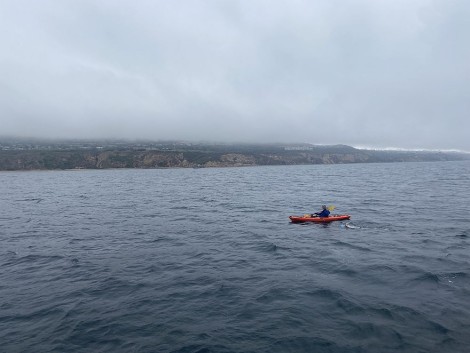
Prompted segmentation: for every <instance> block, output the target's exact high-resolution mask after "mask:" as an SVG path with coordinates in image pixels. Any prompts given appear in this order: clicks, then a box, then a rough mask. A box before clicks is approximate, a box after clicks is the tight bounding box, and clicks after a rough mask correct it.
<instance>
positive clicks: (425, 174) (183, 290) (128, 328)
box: [0, 162, 470, 353]
mask: <svg viewBox="0 0 470 353" xmlns="http://www.w3.org/2000/svg"><path fill="white" fill-rule="evenodd" d="M469 190H470V163H469V162H440V163H393V164H354V165H311V166H278V167H254V168H226V169H168V170H164V169H155V170H99V171H95V170H80V171H42V172H39V171H38V172H3V173H0V195H1V196H0V269H1V271H0V351H1V352H34V353H36V352H61V353H67V352H113V353H115V352H180V353H183V352H184V353H190V352H194V353H196V352H198V353H208V352H454V353H455V352H469V351H470V192H469ZM322 204H328V205H335V206H336V209H335V213H348V214H350V215H351V220H350V221H346V222H334V223H330V224H327V225H322V224H291V223H289V219H288V216H289V215H293V214H300V215H302V214H304V213H310V212H315V211H318V210H319V209H320V207H321V205H322Z"/></svg>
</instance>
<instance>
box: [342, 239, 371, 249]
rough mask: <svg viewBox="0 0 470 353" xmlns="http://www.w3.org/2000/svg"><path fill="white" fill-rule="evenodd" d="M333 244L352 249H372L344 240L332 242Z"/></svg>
mask: <svg viewBox="0 0 470 353" xmlns="http://www.w3.org/2000/svg"><path fill="white" fill-rule="evenodd" d="M333 245H339V246H343V247H346V248H350V249H354V250H361V251H372V250H371V249H370V248H366V247H363V246H359V245H353V244H350V243H347V242H344V241H337V242H335V243H333Z"/></svg>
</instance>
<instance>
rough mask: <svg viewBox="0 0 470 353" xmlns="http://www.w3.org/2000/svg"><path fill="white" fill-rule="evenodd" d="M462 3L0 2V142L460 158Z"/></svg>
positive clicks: (468, 74)
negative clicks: (275, 146) (351, 149)
mask: <svg viewBox="0 0 470 353" xmlns="http://www.w3.org/2000/svg"><path fill="white" fill-rule="evenodd" d="M469 18H470V1H468V0H304V1H303V0H289V1H285V0H284V1H280V0H238V1H234V0H171V1H170V0H165V1H163V0H139V1H130V0H129V1H123V0H76V1H67V0H41V1H35V0H0V50H1V52H0V135H4V136H5V135H20V136H34V137H60V138H102V137H107V138H131V139H133V138H146V139H184V140H213V141H227V142H308V143H314V144H340V143H341V144H349V145H353V146H366V147H377V148H384V147H401V148H425V149H460V150H466V151H470V138H469V132H470V117H469V111H470V20H469Z"/></svg>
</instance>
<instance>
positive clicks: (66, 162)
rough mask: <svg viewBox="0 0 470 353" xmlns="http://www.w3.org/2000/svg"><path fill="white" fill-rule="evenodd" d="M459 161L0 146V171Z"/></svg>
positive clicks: (228, 148) (221, 148)
mask: <svg viewBox="0 0 470 353" xmlns="http://www.w3.org/2000/svg"><path fill="white" fill-rule="evenodd" d="M459 160H470V154H469V153H463V152H439V151H395V150H366V149H357V148H354V147H351V146H346V145H329V146H325V145H311V144H222V143H220V144H217V143H202V142H201V143H189V142H126V141H117V142H116V141H108V142H101V143H100V142H89V141H87V142H82V141H63V142H50V141H46V142H44V141H39V142H38V141H33V142H31V141H15V140H7V141H1V140H0V171H15V170H56V169H59V170H60V169H62V170H65V169H112V168H146V169H152V168H212V167H244V166H264V165H302V164H304V165H305V164H346V163H386V162H430V161H459Z"/></svg>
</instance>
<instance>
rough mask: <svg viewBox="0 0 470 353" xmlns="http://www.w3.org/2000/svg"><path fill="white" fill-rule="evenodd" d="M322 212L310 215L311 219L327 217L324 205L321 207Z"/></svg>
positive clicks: (327, 212)
mask: <svg viewBox="0 0 470 353" xmlns="http://www.w3.org/2000/svg"><path fill="white" fill-rule="evenodd" d="M321 208H322V211H321V212H315V213H314V214H312V217H328V216H329V215H330V211H329V210H328V208H326V205H322V207H321Z"/></svg>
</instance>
